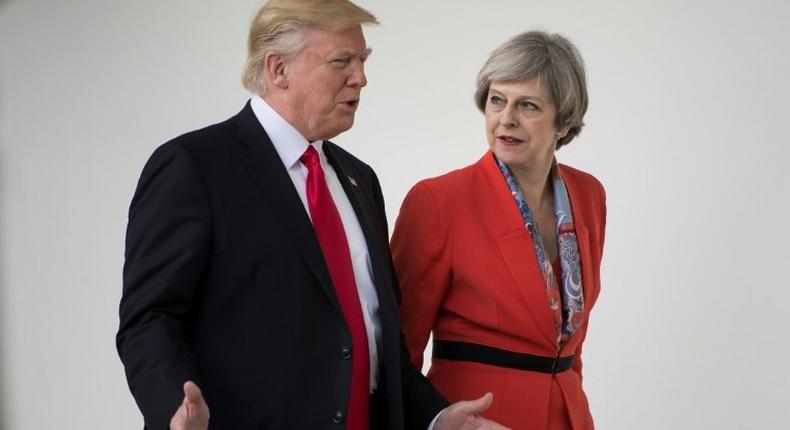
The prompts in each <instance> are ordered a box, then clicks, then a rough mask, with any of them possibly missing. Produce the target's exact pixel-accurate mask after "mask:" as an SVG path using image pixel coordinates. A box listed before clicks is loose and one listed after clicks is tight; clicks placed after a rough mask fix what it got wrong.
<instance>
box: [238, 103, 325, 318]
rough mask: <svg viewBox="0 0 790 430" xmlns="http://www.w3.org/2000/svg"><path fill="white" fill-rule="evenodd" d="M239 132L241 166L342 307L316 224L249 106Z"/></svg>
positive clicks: (239, 125) (242, 118) (240, 116)
mask: <svg viewBox="0 0 790 430" xmlns="http://www.w3.org/2000/svg"><path fill="white" fill-rule="evenodd" d="M236 129H237V136H238V140H239V145H237V148H236V152H237V155H238V157H239V160H240V162H241V163H242V164H243V165H244V168H245V169H246V170H247V173H249V175H250V176H251V177H252V179H253V180H254V181H255V184H256V185H257V186H258V188H259V189H260V191H261V193H262V194H263V196H264V197H265V198H266V200H267V201H268V202H269V206H270V207H271V208H272V210H273V211H274V212H276V213H277V215H278V217H279V218H280V221H281V222H282V223H283V225H284V226H285V228H286V230H287V231H288V232H289V233H290V235H291V236H292V237H293V239H294V242H295V243H296V246H297V248H298V249H299V251H300V252H301V254H302V256H303V257H304V260H305V262H306V263H307V266H308V267H309V268H310V270H311V271H312V272H313V274H314V275H315V277H316V279H318V282H319V283H320V284H321V287H322V288H323V290H324V292H325V293H326V295H327V297H328V298H329V300H330V301H331V302H332V303H333V304H334V305H335V306H338V307H339V304H338V302H337V296H336V295H335V290H334V287H333V286H332V281H331V278H330V277H329V271H328V269H327V267H326V262H325V261H324V256H323V254H322V253H321V247H320V245H319V243H318V238H317V237H316V235H315V231H314V230H313V224H312V223H311V222H310V218H309V217H308V216H307V212H306V211H305V210H304V204H302V201H301V200H300V199H299V194H298V193H297V192H296V189H295V188H294V185H293V182H292V181H291V177H290V176H288V172H287V171H286V170H285V167H284V166H283V163H282V160H281V159H280V157H279V156H278V155H277V151H276V150H275V149H274V146H273V145H272V142H271V140H269V136H268V135H267V134H266V132H265V131H264V129H263V127H261V124H260V122H258V119H257V118H255V114H254V113H253V112H252V107H251V106H250V103H249V102H248V103H247V105H246V106H245V107H244V109H242V111H241V112H239V114H238V115H236Z"/></svg>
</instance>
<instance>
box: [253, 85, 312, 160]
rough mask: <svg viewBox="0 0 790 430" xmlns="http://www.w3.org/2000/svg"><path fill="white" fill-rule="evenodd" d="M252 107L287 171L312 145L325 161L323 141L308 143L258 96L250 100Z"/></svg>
mask: <svg viewBox="0 0 790 430" xmlns="http://www.w3.org/2000/svg"><path fill="white" fill-rule="evenodd" d="M250 105H251V106H252V112H253V113H254V114H255V117H256V118H258V122H260V123H261V126H263V129H264V130H266V134H267V135H269V139H271V141H272V144H273V145H274V149H275V150H276V151H277V155H279V156H280V160H282V162H283V165H285V168H286V169H290V168H291V167H293V166H294V165H295V164H296V163H298V162H299V158H300V157H301V156H302V154H304V151H305V150H306V149H307V146H308V145H310V144H311V143H312V145H313V146H314V147H315V149H316V151H318V154H319V156H320V159H321V161H322V162H323V161H324V157H325V156H324V151H323V144H324V141H323V140H319V141H317V142H308V141H307V139H306V138H305V137H304V136H302V133H299V130H297V129H296V128H294V126H292V125H291V124H289V123H288V121H286V120H285V119H284V118H283V117H282V116H280V114H279V113H277V111H275V110H274V108H272V107H271V106H269V104H268V103H266V101H264V100H263V99H262V98H261V96H259V95H257V94H255V95H253V96H252V97H251V98H250ZM322 164H323V163H322Z"/></svg>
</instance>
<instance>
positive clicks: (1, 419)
mask: <svg viewBox="0 0 790 430" xmlns="http://www.w3.org/2000/svg"><path fill="white" fill-rule="evenodd" d="M5 3H7V2H5V1H4V0H0V7H1V6H3V5H4V4H5ZM2 117H3V91H2V79H0V119H2ZM0 124H2V121H0ZM3 144H4V142H3V129H2V128H0V429H7V428H8V425H7V424H8V423H7V422H6V420H7V419H8V418H6V417H7V416H8V415H7V414H6V413H5V411H6V404H5V398H6V396H5V392H4V390H3V387H7V386H8V385H6V383H5V376H6V375H7V374H8V369H6V368H5V360H4V358H5V357H4V352H3V351H8V348H6V347H5V340H4V337H5V336H3V335H4V334H5V331H6V330H8V323H7V321H5V318H4V315H3V304H4V303H8V301H7V300H6V299H5V298H4V297H3V295H4V294H3V293H4V292H5V291H6V288H8V286H7V285H6V282H5V277H4V276H3V274H4V273H5V270H3V266H4V263H5V246H4V244H5V243H4V242H3V234H2V233H3V215H4V214H5V209H4V208H5V196H6V192H5V187H6V169H5V165H4V159H3V155H4V154H3V148H4V146H3Z"/></svg>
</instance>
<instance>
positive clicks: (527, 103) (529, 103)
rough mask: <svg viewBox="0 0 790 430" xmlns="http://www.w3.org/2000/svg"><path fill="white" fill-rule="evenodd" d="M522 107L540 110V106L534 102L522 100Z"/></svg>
mask: <svg viewBox="0 0 790 430" xmlns="http://www.w3.org/2000/svg"><path fill="white" fill-rule="evenodd" d="M521 107H523V108H524V109H529V110H540V108H538V105H536V104H535V103H532V102H521Z"/></svg>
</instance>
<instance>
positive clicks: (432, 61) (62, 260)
mask: <svg viewBox="0 0 790 430" xmlns="http://www.w3.org/2000/svg"><path fill="white" fill-rule="evenodd" d="M746 3H747V2H719V1H661V2H659V1H655V2H644V1H631V2H624V1H623V2H618V1H598V2H586V1H563V2H557V1H541V2H534V1H524V0H508V1H504V0H503V1H493V0H492V1H486V2H482V1H452V2H450V1H416V0H400V1H374V0H360V1H359V4H360V5H363V6H365V7H368V8H369V9H370V10H371V11H373V12H374V13H375V14H376V15H377V16H378V17H379V18H380V20H381V22H382V23H383V25H382V26H381V27H378V28H372V29H370V30H369V31H368V32H367V34H368V41H369V43H370V45H371V46H372V47H373V48H374V54H373V56H372V57H371V59H370V62H369V66H368V78H369V81H370V84H369V86H368V88H367V89H366V90H365V91H364V93H363V99H362V104H361V107H360V112H359V114H358V117H357V125H356V126H355V128H354V129H353V130H352V131H351V132H348V133H346V134H344V135H342V136H340V137H339V138H338V139H336V140H337V142H338V143H340V144H341V145H343V146H344V147H346V148H347V149H349V150H351V151H352V152H353V153H355V154H357V155H358V156H359V157H360V158H362V159H364V160H367V161H368V162H369V163H370V164H371V165H372V166H373V167H374V168H375V169H376V170H377V171H378V173H379V175H380V177H381V180H382V185H383V187H384V192H385V197H386V201H387V204H388V214H389V217H390V222H391V223H394V220H395V217H396V215H397V212H398V207H399V206H400V202H401V200H402V198H403V196H404V194H405V193H406V191H407V190H408V188H409V187H410V186H412V185H413V184H414V183H415V182H416V181H417V180H419V179H421V178H424V177H427V176H432V175H436V174H440V173H443V172H446V171H448V170H450V169H453V168H457V167H461V166H464V165H467V164H470V163H472V162H474V161H475V160H477V159H478V158H479V157H480V155H482V153H483V151H484V150H485V147H486V144H485V140H484V134H483V123H482V116H481V115H480V114H479V113H478V112H477V111H476V110H475V108H474V107H473V103H472V93H473V85H474V76H475V74H476V73H477V70H478V68H479V67H480V65H481V64H482V62H483V61H484V59H485V58H486V55H487V54H488V53H489V52H490V51H491V50H492V49H493V48H494V47H496V46H497V45H498V44H500V43H501V42H502V41H504V40H505V39H506V38H507V37H509V36H511V35H514V34H516V33H517V32H520V31H523V30H527V29H533V28H538V29H546V30H551V31H558V32H562V33H564V34H566V35H568V36H569V37H570V38H571V39H573V40H574V41H575V42H576V43H577V44H578V46H579V48H580V50H581V52H582V54H583V56H584V57H585V59H586V61H587V65H588V70H589V88H590V97H591V105H590V110H589V113H588V115H587V118H586V122H587V124H588V126H587V127H586V128H585V130H584V131H583V132H582V134H581V136H580V138H579V139H578V140H577V141H575V142H574V143H573V144H572V145H570V146H569V147H567V148H566V149H563V150H562V151H560V153H559V156H558V157H559V159H560V160H561V161H562V162H565V163H568V164H571V165H574V166H576V167H579V168H582V169H584V170H587V171H589V172H591V173H593V174H595V175H596V176H598V177H599V178H600V179H601V181H602V182H603V183H604V184H605V186H606V188H607V191H608V198H609V228H608V237H607V244H606V253H605V258H604V268H603V290H602V294H601V297H600V300H599V302H598V303H599V304H598V306H597V308H596V309H595V312H594V314H593V316H592V320H591V326H590V332H589V336H588V340H587V343H586V346H585V357H584V359H585V387H586V390H587V393H588V395H589V398H590V402H591V407H592V411H593V415H594V416H595V419H596V423H597V425H598V427H599V428H601V429H606V430H609V429H667V428H672V429H714V428H715V429H754V428H779V427H782V426H784V425H786V424H785V423H786V422H788V421H790V409H789V408H788V407H787V399H788V394H787V387H788V385H790V370H788V366H787V362H788V359H790V340H788V339H790V336H788V334H787V321H788V315H787V308H788V301H789V300H790V293H788V286H790V281H788V272H787V268H788V257H790V255H789V254H790V253H789V252H788V245H787V244H788V240H789V239H790V237H788V236H789V235H788V233H787V231H788V229H787V225H786V224H787V219H788V216H789V215H790V210H789V209H788V194H790V193H789V192H788V191H789V190H788V188H790V187H788V185H789V183H788V182H790V181H788V175H787V168H788V167H787V166H788V164H787V159H788V157H787V155H786V154H787V153H788V151H787V149H786V148H787V137H786V129H787V126H786V124H787V121H788V114H790V108H788V100H790V85H788V83H787V79H788V78H787V77H788V76H790V55H788V52H790V36H789V35H788V30H787V23H788V22H789V21H790V10H789V8H788V6H787V5H786V3H785V2H780V1H767V0H763V1H752V2H748V3H749V5H747V4H746ZM259 5H260V1H258V0H254V1H253V0H245V1H234V2H229V1H219V0H214V1H200V2H195V1H186V0H171V1H166V2H165V1H153V0H140V1H107V0H72V1H63V0H47V1H45V0H4V1H3V0H0V428H2V429H13V430H28V429H30V430H33V429H71V428H82V429H106V428H112V429H139V428H141V427H142V419H141V416H140V414H139V412H138V411H137V409H136V406H135V404H134V401H133V399H132V398H131V396H130V394H129V392H128V389H127V387H126V382H125V379H124V376H123V370H122V367H121V365H120V361H119V360H118V358H117V354H116V352H115V348H114V334H115V330H116V328H117V320H118V318H117V304H118V299H119V297H120V273H121V266H122V263H123V235H124V228H125V224H126V210H127V208H128V204H129V200H130V198H131V196H132V193H133V191H134V187H135V184H136V181H137V178H138V175H139V173H140V170H141V168H142V166H143V163H144V162H145V160H146V159H147V157H148V156H149V155H150V153H151V152H152V150H153V149H154V148H155V147H156V146H157V145H159V144H161V143H163V142H164V141H166V140H168V139H169V138H171V137H174V136H176V135H178V134H181V133H183V132H186V131H189V130H192V129H195V128H198V127H201V126H204V125H207V124H209V123H213V122H218V121H220V120H223V119H225V118H227V117H229V116H230V115H233V114H234V113H236V112H237V111H238V110H239V109H241V107H242V105H243V104H244V102H245V101H246V98H247V94H246V93H245V92H244V91H243V89H242V88H241V85H240V84H239V75H240V70H241V66H242V64H243V61H244V55H245V36H246V31H247V26H248V22H249V20H250V18H251V17H252V15H253V14H254V12H255V11H256V10H257V7H258V6H259Z"/></svg>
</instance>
